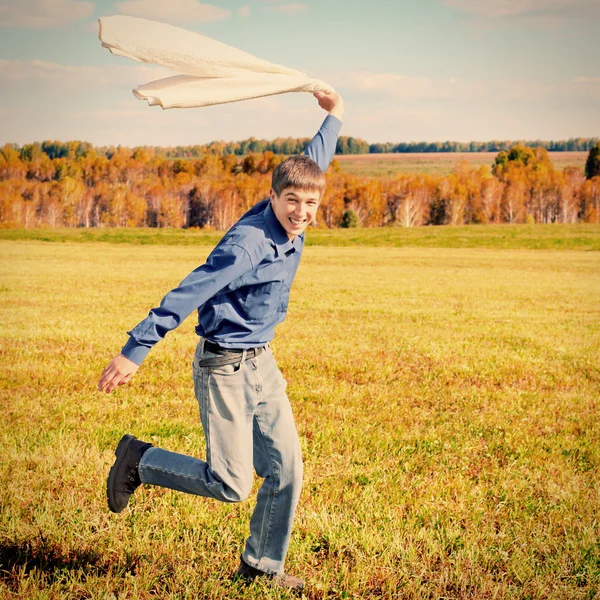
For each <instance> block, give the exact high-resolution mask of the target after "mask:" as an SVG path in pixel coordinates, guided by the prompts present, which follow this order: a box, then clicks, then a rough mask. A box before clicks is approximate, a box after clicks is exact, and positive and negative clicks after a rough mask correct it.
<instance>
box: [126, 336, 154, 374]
mask: <svg viewBox="0 0 600 600" xmlns="http://www.w3.org/2000/svg"><path fill="white" fill-rule="evenodd" d="M148 352H150V348H148V346H141V345H140V344H138V343H137V342H136V341H135V340H134V339H133V338H132V337H130V338H129V341H128V342H127V343H126V344H125V345H124V346H123V348H122V349H121V354H122V355H123V356H124V357H125V358H128V359H129V360H130V361H131V362H134V363H135V364H136V365H138V367H139V366H140V365H141V364H142V362H143V360H144V359H145V358H146V355H147V354H148Z"/></svg>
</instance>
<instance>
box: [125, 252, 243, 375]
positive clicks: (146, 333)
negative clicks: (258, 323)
mask: <svg viewBox="0 0 600 600" xmlns="http://www.w3.org/2000/svg"><path fill="white" fill-rule="evenodd" d="M253 267H254V265H253V263H252V259H251V258H250V255H249V254H248V252H247V251H246V249H245V248H243V247H242V246H240V245H239V244H236V243H234V242H223V243H221V244H219V245H218V246H217V247H216V248H215V249H214V250H213V251H212V252H211V254H210V256H209V257H208V259H207V260H206V263H205V264H204V265H202V266H201V267H198V268H197V269H195V270H194V271H192V272H191V273H190V274H189V275H188V276H187V277H186V278H185V279H184V280H183V281H182V282H181V283H180V284H179V285H178V286H177V287H176V288H175V289H173V290H171V291H170V292H168V293H167V295H166V296H165V297H164V298H163V299H162V300H161V302H160V306H159V307H157V308H153V309H152V310H151V311H150V313H149V314H148V316H147V317H146V318H145V319H144V320H143V321H142V322H141V323H139V324H138V325H136V326H135V327H134V328H133V329H132V330H131V331H128V332H127V333H128V334H129V341H128V342H127V343H126V344H125V346H123V348H122V350H121V354H123V356H125V357H126V358H128V359H129V360H131V361H132V362H134V363H136V364H137V365H139V364H141V363H142V361H143V360H144V358H145V357H146V355H147V354H148V352H150V349H151V348H152V347H153V346H154V344H156V343H157V342H158V341H160V340H161V339H162V338H164V337H165V335H166V334H167V333H168V332H169V331H171V330H172V329H175V328H176V327H178V326H179V325H180V324H181V323H182V322H183V321H185V319H186V318H187V317H188V316H189V315H190V314H191V312H192V311H193V310H194V309H196V308H198V307H200V306H202V304H204V303H205V302H206V301H207V300H209V299H210V298H212V297H213V296H214V295H215V294H217V293H219V292H220V291H221V290H222V289H223V288H225V287H227V286H228V285H229V284H230V283H231V282H233V281H234V280H235V279H237V278H238V277H240V276H242V275H243V274H244V273H246V272H248V271H250V270H251V269H252V268H253Z"/></svg>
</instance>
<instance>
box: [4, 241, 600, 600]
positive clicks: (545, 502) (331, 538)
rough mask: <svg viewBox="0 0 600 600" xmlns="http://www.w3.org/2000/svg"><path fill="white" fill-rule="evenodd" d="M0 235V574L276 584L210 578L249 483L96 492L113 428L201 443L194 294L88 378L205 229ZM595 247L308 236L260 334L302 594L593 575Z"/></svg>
mask: <svg viewBox="0 0 600 600" xmlns="http://www.w3.org/2000/svg"><path fill="white" fill-rule="evenodd" d="M0 246H1V257H2V258H1V259H0V277H1V281H2V284H1V286H0V292H1V294H2V296H1V297H2V302H1V303H0V319H1V320H0V322H1V323H2V325H1V328H2V335H1V341H0V354H1V357H2V374H1V380H0V390H1V392H0V394H1V395H0V401H1V405H2V408H3V413H4V418H3V420H2V426H1V428H0V448H1V449H2V450H1V458H2V461H1V469H0V476H1V487H0V504H1V506H2V510H1V513H0V562H1V563H2V567H1V568H2V571H1V572H0V597H2V598H39V599H41V598H53V599H54V598H142V599H150V598H280V597H285V596H284V595H283V596H282V595H281V594H279V593H277V592H274V591H272V590H269V589H268V588H266V587H264V586H258V585H257V586H250V587H249V588H243V587H240V586H239V585H233V584H231V583H230V582H229V581H228V575H229V573H230V572H231V571H232V570H233V568H234V567H235V565H236V562H237V558H238V554H239V551H240V549H241V545H242V543H243V540H244V539H245V537H246V534H247V527H248V518H249V515H250V514H251V510H252V506H253V502H246V503H243V504H239V505H233V506H232V505H222V504H218V503H216V502H214V501H211V500H207V499H204V498H197V497H192V496H186V495H183V494H179V493H176V492H172V491H168V490H163V489H158V488H142V489H140V490H139V491H138V492H136V494H135V496H134V499H133V503H132V506H131V507H130V508H129V509H127V510H126V511H125V512H124V513H122V514H121V515H112V514H110V513H109V512H108V509H107V507H106V501H105V496H104V485H105V478H106V475H107V472H108V469H109V466H110V464H111V462H112V452H113V449H114V446H115V444H116V442H117V441H118V439H119V438H120V436H121V435H122V433H124V432H127V431H130V432H132V433H134V434H136V435H138V436H139V437H141V438H143V439H148V440H150V441H152V442H154V443H155V444H159V445H161V446H163V447H166V448H168V449H172V450H176V451H182V452H188V453H194V454H196V455H198V456H203V453H204V448H203V436H202V431H201V427H200V424H199V418H198V412H197V406H196V400H195V398H194V396H193V391H192V389H191V373H190V371H191V366H190V363H191V359H192V353H193V349H194V345H195V341H196V339H195V335H194V333H193V325H194V322H193V321H194V319H193V317H192V318H190V319H189V320H187V321H186V322H185V323H184V324H183V325H182V326H181V328H180V329H179V330H177V331H175V332H173V333H172V334H170V335H169V336H168V337H167V339H166V340H165V341H164V342H163V344H162V345H160V346H159V347H157V348H156V349H155V350H153V352H152V353H151V355H150V356H149V357H148V359H147V361H146V362H145V363H144V365H143V366H142V368H141V369H140V371H139V372H138V374H137V375H136V377H135V378H134V380H133V381H132V382H131V383H130V384H129V385H128V386H125V387H124V388H122V389H120V390H119V392H118V393H117V394H115V395H113V396H107V395H103V394H100V393H98V392H97V391H95V385H96V382H97V380H98V378H99V375H100V372H101V370H102V368H103V366H104V365H105V364H106V362H107V361H108V360H110V358H111V357H112V355H113V354H114V353H116V352H117V351H118V349H119V348H120V346H121V345H122V343H123V342H124V341H125V339H126V335H125V331H126V329H128V328H130V327H131V326H133V325H135V324H136V323H137V322H138V321H139V320H141V319H142V318H143V317H144V316H145V314H146V312H147V310H148V309H149V308H150V307H151V306H154V305H156V304H157V302H158V301H159V300H160V297H161V295H162V293H163V292H165V291H167V290H168V289H169V288H170V287H172V286H173V285H175V284H177V283H178V282H179V280H180V279H181V278H183V277H184V276H185V275H186V274H187V272H188V271H189V270H191V269H192V268H194V267H195V266H197V265H198V264H199V263H201V262H202V260H203V259H204V257H205V256H206V254H207V253H208V251H209V248H207V247H200V248H199V247H194V246H188V247H181V246H169V247H167V246H136V245H127V244H122V245H110V244H101V243H79V244H71V243H63V244H49V243H43V242H22V241H15V242H6V241H4V242H0ZM599 267H600V254H598V253H596V252H581V251H568V252H566V251H564V252H562V251H548V250H494V249H481V248H476V249H460V248H452V249H440V248H367V247H347V248H338V247H308V248H307V249H306V251H305V257H304V258H303V263H302V265H301V269H300V271H299V273H298V277H297V280H296V283H295V286H294V288H293V291H292V300H291V304H290V310H289V316H288V320H287V321H286V323H284V324H283V325H282V326H281V327H280V328H279V330H278V332H277V337H276V343H275V344H274V346H275V351H276V354H277V356H278V359H279V363H280V366H281V368H282V370H283V372H284V374H285V376H286V378H287V379H288V381H289V394H290V398H291V401H292V404H293V406H294V409H295V413H296V419H297V423H298V428H299V431H300V435H301V439H302V443H303V449H304V456H305V463H306V483H305V487H304V490H303V494H302V498H301V502H300V507H299V510H298V514H297V523H296V528H295V532H294V536H293V540H292V545H291V549H290V554H289V561H288V567H289V570H290V571H291V572H293V573H295V574H298V575H300V576H303V577H304V578H306V580H307V582H308V588H307V593H306V597H308V598H314V599H317V598H318V599H320V598H411V599H422V598H461V599H462V598H478V599H479V598H555V599H564V598H569V599H570V598H581V599H584V598H587V599H591V598H595V597H597V594H598V589H599V585H600V544H599V541H598V540H599V539H600V523H599V521H598V514H600V498H599V493H600V477H599V471H598V466H599V460H600V422H599V416H598V415H599V412H598V409H599V406H598V404H599V402H598V398H599V394H598V392H599V390H600V365H599V363H598V357H599V355H600V352H599V350H600V302H599V300H600V268H599ZM257 483H258V482H257Z"/></svg>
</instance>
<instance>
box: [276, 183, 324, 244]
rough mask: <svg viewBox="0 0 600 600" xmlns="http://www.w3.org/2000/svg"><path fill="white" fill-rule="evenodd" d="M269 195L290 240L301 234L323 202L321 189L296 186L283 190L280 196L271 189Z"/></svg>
mask: <svg viewBox="0 0 600 600" xmlns="http://www.w3.org/2000/svg"><path fill="white" fill-rule="evenodd" d="M269 196H270V198H271V207H272V208H273V212H274V213H275V216H276V217H277V220H278V221H279V222H280V223H281V226H282V227H283V228H284V229H285V231H286V233H287V235H288V237H289V238H290V240H293V239H294V237H295V236H297V235H300V234H301V233H302V232H303V231H304V230H305V229H306V228H307V227H308V225H309V224H310V223H311V222H312V221H313V219H314V218H315V216H316V214H317V210H318V208H319V203H320V202H321V192H320V191H318V190H302V189H299V188H294V187H289V188H286V189H285V190H282V192H281V194H279V196H278V195H277V194H276V193H275V190H273V189H271V191H270V192H269Z"/></svg>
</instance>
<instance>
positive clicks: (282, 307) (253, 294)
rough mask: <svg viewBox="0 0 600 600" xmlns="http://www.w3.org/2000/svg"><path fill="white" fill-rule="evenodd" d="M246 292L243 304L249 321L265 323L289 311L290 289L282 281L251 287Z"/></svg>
mask: <svg viewBox="0 0 600 600" xmlns="http://www.w3.org/2000/svg"><path fill="white" fill-rule="evenodd" d="M244 292H245V295H244V296H243V300H242V304H243V306H244V311H245V313H246V314H245V317H246V319H247V320H248V321H264V320H265V319H268V318H269V317H271V316H275V315H276V314H279V313H282V312H283V313H284V312H286V310H287V305H288V301H289V297H290V288H289V287H288V286H287V285H285V283H283V282H282V281H269V282H268V283H260V284H255V285H249V286H247V287H246V289H245V290H244Z"/></svg>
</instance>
